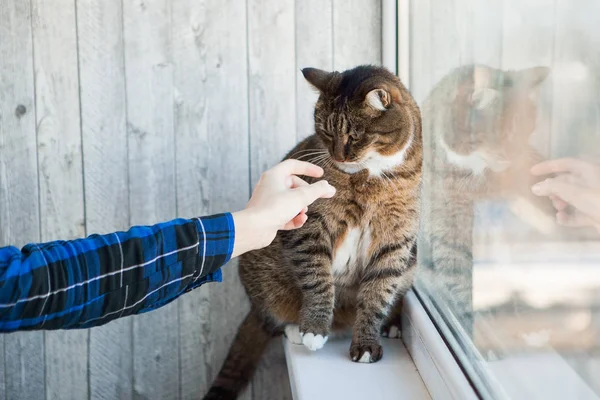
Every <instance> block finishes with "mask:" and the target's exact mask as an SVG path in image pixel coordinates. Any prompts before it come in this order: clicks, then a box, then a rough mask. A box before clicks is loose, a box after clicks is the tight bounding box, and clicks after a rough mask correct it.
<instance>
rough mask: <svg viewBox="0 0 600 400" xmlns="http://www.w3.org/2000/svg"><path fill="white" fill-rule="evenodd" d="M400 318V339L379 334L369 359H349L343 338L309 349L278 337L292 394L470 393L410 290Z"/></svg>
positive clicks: (459, 399) (411, 396) (465, 399)
mask: <svg viewBox="0 0 600 400" xmlns="http://www.w3.org/2000/svg"><path fill="white" fill-rule="evenodd" d="M402 319H403V327H402V335H403V339H402V340H397V339H382V345H383V348H384V356H383V359H382V360H380V361H379V362H377V363H374V364H358V363H353V362H351V361H350V359H349V356H348V349H349V347H350V341H349V340H332V341H329V342H327V344H326V345H325V347H324V348H323V349H321V350H319V351H317V352H311V351H309V350H307V349H305V348H304V346H300V345H293V344H291V343H289V342H288V341H287V340H286V339H284V347H285V353H286V359H287V364H288V370H289V374H290V383H291V387H292V394H293V397H294V400H329V399H343V400H354V399H361V400H364V399H365V398H369V399H387V398H400V397H401V398H402V399H406V400H420V399H435V400H437V399H456V400H469V399H476V398H477V396H476V395H475V393H474V391H473V389H472V388H471V386H470V385H469V383H468V381H467V379H466V378H465V376H464V374H463V372H462V370H461V369H460V368H459V367H458V365H457V364H456V361H455V360H454V358H453V356H452V354H451V353H450V351H449V350H448V348H447V347H446V344H445V343H444V341H443V340H442V338H441V337H440V336H439V333H438V331H437V330H436V329H435V327H434V325H433V323H432V322H431V320H430V319H429V316H428V315H427V313H426V312H425V310H424V309H423V306H422V305H421V303H420V302H419V300H418V299H417V297H416V296H415V294H414V293H413V292H412V291H411V292H409V293H408V294H407V295H406V297H405V300H404V309H403V316H402ZM407 349H408V351H407ZM411 355H412V357H411Z"/></svg>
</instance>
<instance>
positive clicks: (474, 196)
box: [419, 65, 555, 335]
mask: <svg viewBox="0 0 600 400" xmlns="http://www.w3.org/2000/svg"><path fill="white" fill-rule="evenodd" d="M549 72H550V71H549V69H548V68H545V67H533V68H528V69H523V70H517V71H503V70H499V69H495V68H492V67H488V66H485V65H470V66H463V67H459V68H457V69H455V70H453V71H451V72H450V73H449V74H447V75H446V76H445V77H444V78H443V79H442V80H441V81H440V82H439V83H438V84H437V85H436V86H435V87H434V89H433V90H432V91H431V93H430V94H429V96H428V97H427V98H426V99H425V101H424V102H423V106H422V111H423V136H424V149H426V151H425V154H424V161H423V162H424V164H423V192H422V195H423V202H422V218H421V239H420V241H419V264H420V265H423V266H424V268H423V269H422V273H423V275H422V277H423V279H424V280H426V281H427V283H428V285H427V286H430V287H431V289H430V290H433V291H435V296H433V297H434V298H437V299H442V300H440V301H438V303H440V304H444V305H445V306H447V307H449V308H450V309H451V311H452V313H453V314H454V317H456V318H458V320H459V321H460V323H461V325H462V328H463V329H464V330H465V331H466V333H467V334H468V335H471V334H472V329H473V326H472V325H473V315H472V311H473V304H472V292H473V282H472V279H473V278H472V272H473V225H474V217H475V206H476V204H477V203H478V202H479V201H481V200H490V199H500V200H502V201H505V202H508V203H510V204H512V205H513V209H515V210H516V211H519V210H522V213H521V215H522V216H524V217H526V218H528V219H529V220H530V222H531V223H532V224H534V225H537V226H538V227H542V229H543V227H548V226H554V225H555V224H554V223H553V219H554V209H553V207H552V204H551V203H550V201H549V200H548V199H546V198H538V197H536V196H534V195H533V194H532V193H531V189H530V188H531V186H532V185H533V184H534V183H536V182H537V180H538V179H539V178H537V177H534V176H533V175H531V173H530V172H529V171H530V168H531V167H532V166H533V165H535V164H537V163H538V162H540V161H542V160H543V159H544V158H543V157H542V156H541V155H540V154H539V153H538V152H537V151H536V150H534V148H533V147H532V146H531V145H530V144H529V140H530V137H531V135H532V133H533V132H534V131H535V128H536V118H537V112H536V111H537V110H536V101H535V99H536V94H537V90H538V89H539V86H540V84H541V83H542V82H543V81H544V80H545V79H546V77H547V76H548V74H549ZM424 286H425V285H424Z"/></svg>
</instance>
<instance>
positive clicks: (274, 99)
mask: <svg viewBox="0 0 600 400" xmlns="http://www.w3.org/2000/svg"><path fill="white" fill-rule="evenodd" d="M294 14H295V7H294V2H293V1H290V0H286V1H279V0H277V1H276V0H269V1H257V0H250V1H249V2H248V66H249V74H250V75H249V76H250V79H249V82H248V84H249V102H250V115H249V117H250V176H251V183H252V184H254V183H256V181H257V180H258V178H259V177H260V174H261V173H262V172H263V171H264V170H265V169H267V168H269V167H271V166H273V165H275V164H276V163H277V162H278V161H279V160H280V159H281V158H282V157H283V156H284V155H285V154H286V153H287V152H288V151H289V150H290V149H291V148H292V147H293V146H294V145H295V143H296V101H295V100H296V97H295V86H296V78H297V76H296V75H297V74H298V73H299V71H298V70H297V69H296V62H295V59H294V58H295V54H294V53H295V51H294V43H295V30H294V20H295V18H294ZM281 354H282V349H281V346H278V349H277V350H276V351H275V353H267V354H265V356H264V357H263V359H262V360H261V363H260V365H259V367H258V369H257V371H256V374H255V377H254V379H253V381H252V382H253V386H252V392H253V396H254V398H255V399H258V398H272V399H285V398H289V396H290V394H289V385H287V386H286V384H284V383H280V382H274V381H269V377H270V376H271V374H272V373H274V371H273V370H271V369H270V368H269V365H275V362H274V361H273V360H272V359H271V357H272V356H273V357H276V358H280V357H281ZM265 393H268V396H267V397H256V396H257V394H265Z"/></svg>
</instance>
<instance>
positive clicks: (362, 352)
mask: <svg viewBox="0 0 600 400" xmlns="http://www.w3.org/2000/svg"><path fill="white" fill-rule="evenodd" d="M381 357H383V348H382V347H381V345H380V344H379V343H377V342H375V341H369V342H361V343H354V342H352V344H351V345H350V359H351V360H352V361H354V362H359V363H374V362H377V361H379V360H381Z"/></svg>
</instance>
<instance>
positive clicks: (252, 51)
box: [248, 0, 297, 183]
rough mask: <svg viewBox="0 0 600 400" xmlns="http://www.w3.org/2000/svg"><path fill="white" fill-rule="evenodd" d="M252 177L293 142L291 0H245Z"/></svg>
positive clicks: (293, 87) (282, 154)
mask: <svg viewBox="0 0 600 400" xmlns="http://www.w3.org/2000/svg"><path fill="white" fill-rule="evenodd" d="M248 65H249V74H250V75H249V76H250V80H249V82H248V84H249V101H250V146H251V148H250V157H251V159H250V166H251V168H250V169H251V171H250V174H251V180H252V182H253V183H255V182H256V181H257V180H258V178H259V177H260V174H261V173H262V172H263V171H264V170H266V169H267V168H269V167H271V166H273V165H274V164H275V163H276V162H277V161H279V159H281V158H282V157H283V156H284V155H285V154H286V152H287V151H289V150H290V149H291V148H292V147H293V146H294V145H295V143H296V132H295V130H296V109H295V107H296V102H295V81H296V72H297V71H296V63H295V62H294V2H293V1H291V0H284V1H281V0H261V1H259V0H249V1H248Z"/></svg>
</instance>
